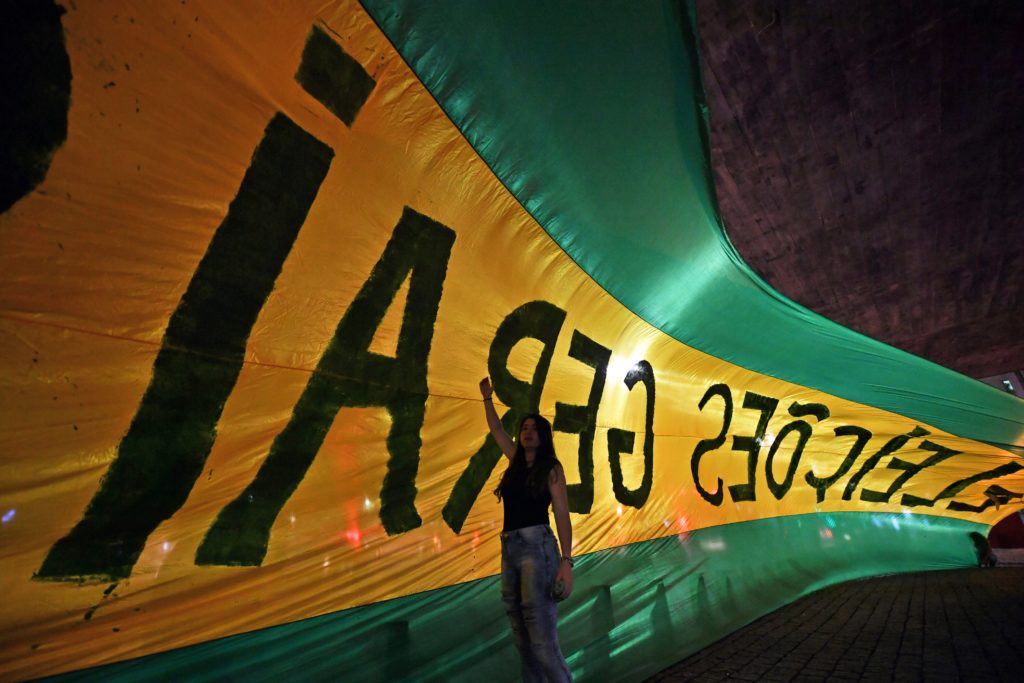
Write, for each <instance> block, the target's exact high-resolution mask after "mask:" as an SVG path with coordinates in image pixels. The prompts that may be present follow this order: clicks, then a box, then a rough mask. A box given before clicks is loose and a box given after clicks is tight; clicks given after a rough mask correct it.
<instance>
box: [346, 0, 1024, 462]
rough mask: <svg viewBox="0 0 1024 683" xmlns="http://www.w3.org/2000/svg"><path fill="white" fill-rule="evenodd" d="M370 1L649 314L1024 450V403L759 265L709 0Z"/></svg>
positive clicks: (766, 362)
mask: <svg viewBox="0 0 1024 683" xmlns="http://www.w3.org/2000/svg"><path fill="white" fill-rule="evenodd" d="M363 4H364V6H365V7H366V9H367V10H368V11H369V13H370V14H371V15H372V16H373V17H374V19H375V20H376V22H377V23H378V24H379V25H380V27H381V28H382V29H383V31H384V32H385V33H386V34H387V36H388V37H389V39H390V40H391V41H392V43H393V44H394V45H395V46H396V48H397V49H398V51H399V52H400V53H401V55H402V56H403V57H404V58H405V60H406V61H407V62H408V63H409V64H410V66H411V67H412V69H413V71H415V72H416V74H417V75H418V76H419V78H420V79H421V80H422V81H423V82H424V84H425V85H426V87H427V88H428V89H429V90H430V92H431V93H432V94H433V95H434V97H435V98H436V99H437V101H438V102H439V103H440V104H441V106H442V107H443V108H444V110H445V112H446V113H447V114H448V116H449V117H451V119H452V120H453V121H454V122H455V124H456V125H457V126H458V127H459V128H460V130H461V131H462V132H463V134H464V135H465V136H466V138H467V139H468V140H469V141H470V143H471V144H472V145H473V146H474V147H475V148H476V150H477V151H478V152H479V154H480V155H481V157H482V158H483V159H484V161H486V162H487V164H488V165H489V166H490V167H491V169H492V170H493V171H494V172H495V174H496V175H497V177H498V178H499V179H500V180H501V181H502V182H503V183H504V184H505V186H506V187H507V188H508V189H509V190H510V191H511V192H512V194H513V195H515V197H516V198H517V199H518V200H519V201H520V203H522V205H523V206H524V207H525V208H526V209H527V210H528V211H529V212H530V213H531V214H532V215H533V217H534V218H535V219H536V220H537V221H538V222H539V223H540V225H542V226H543V227H544V229H545V230H547V232H548V233H549V234H550V235H551V237H552V238H553V239H554V240H555V241H556V242H557V243H558V244H559V245H560V246H561V247H562V248H563V249H565V251H566V252H567V253H568V254H569V255H570V256H571V257H572V258H573V259H574V260H575V261H576V262H577V263H578V264H579V265H580V266H581V267H582V268H583V269H584V270H585V271H586V272H587V273H589V274H590V276H591V277H593V278H594V280H595V281H596V282H597V283H598V284H600V285H601V286H602V287H604V288H605V289H606V290H607V291H608V292H609V293H610V294H611V295H612V296H614V297H615V298H616V299H618V300H619V301H620V302H622V303H623V304H624V305H625V306H627V307H628V308H629V309H630V310H632V311H633V312H634V313H636V314H637V315H638V316H640V317H641V318H643V319H644V320H646V321H647V322H649V323H651V324H652V325H654V326H655V327H658V328H659V329H661V330H662V331H664V332H665V333H667V334H669V335H671V336H673V337H674V338H676V339H678V340H679V341H682V342H684V343H686V344H688V345H690V346H693V347H695V348H698V349H701V350H703V351H705V352H707V353H710V354H712V355H715V356H717V357H719V358H722V359H724V360H728V361H731V362H733V363H736V364H738V365H741V366H743V367H746V368H749V369H751V370H755V371H757V372H760V373H763V374H766V375H771V376H773V377H778V378H780V379H784V380H787V381H790V382H794V383H797V384H800V385H803V386H807V387H811V388H814V389H818V390H821V391H825V392H828V393H831V394H835V395H837V396H841V397H843V398H847V399H850V400H853V401H857V402H859V403H864V404H868V405H872V406H877V407H879V408H883V409H886V410H890V411H893V412H896V413H900V414H902V415H906V416H909V417H912V418H913V419H915V420H918V421H921V422H924V423H926V424H930V425H933V426H935V427H938V428H940V429H943V430H945V431H948V432H950V433H953V434H957V435H961V436H965V437H969V438H975V439H980V440H984V441H988V442H991V443H995V444H997V445H1004V444H1018V445H1024V403H1022V402H1021V401H1020V400H1019V399H1016V398H1014V397H1013V396H1009V395H1007V394H1006V393H1004V392H1000V391H998V390H996V389H994V388H992V387H989V386H987V385H984V384H982V383H981V382H977V381H975V380H971V379H968V378H966V377H964V376H963V375H960V374H958V373H955V372H953V371H951V370H948V369H946V368H942V367H939V366H937V365H935V364H933V363H930V362H928V361H925V360H923V359H921V358H917V357H914V356H911V355H910V354H907V353H904V352H902V351H899V350H897V349H894V348H892V347H889V346H887V345H885V344H882V343H880V342H877V341H873V340H871V339H868V338H866V337H864V336H862V335H860V334H858V333H855V332H852V331H850V330H848V329H846V328H843V327H841V326H839V325H836V324H835V323H832V322H830V321H828V320H825V319H824V318H822V317H820V316H818V315H817V314H814V313H812V312H810V311H808V310H807V309H805V308H803V307H801V306H799V305H797V304H795V303H793V302H792V301H789V300H788V299H786V298H784V297H782V296H781V295H780V294H778V293H777V292H775V291H774V290H772V289H771V288H770V287H769V286H768V285H767V284H766V283H765V282H764V281H762V280H761V279H760V278H759V277H758V276H757V275H756V274H755V273H754V272H753V271H752V270H751V269H750V268H749V267H748V266H747V265H746V264H745V263H743V261H742V259H741V258H740V257H739V255H738V254H737V252H736V250H735V249H734V248H733V247H732V245H731V244H730V242H729V240H728V238H727V236H726V235H725V233H724V231H723V229H722V226H721V221H720V219H719V217H718V212H717V209H716V206H715V201H714V192H713V188H712V182H711V173H710V170H709V157H708V153H707V145H706V135H707V125H706V113H707V109H706V106H705V105H704V95H703V88H702V85H701V82H700V70H699V64H698V58H697V49H696V45H697V39H696V28H695V27H696V20H695V16H694V10H693V8H692V7H689V8H685V9H684V7H683V5H682V3H680V2H673V1H668V0H665V1H663V2H632V1H629V0H619V1H617V2H602V3H600V4H599V5H594V4H593V3H591V2H585V1H583V0H578V1H575V2H558V3H549V2H546V0H520V1H518V2H514V3H511V2H508V3H482V2H458V1H453V0H449V1H447V2H444V1H437V2H429V3H424V2H412V1H411V0H363ZM782 200H783V201H785V198H784V197H783V198H782Z"/></svg>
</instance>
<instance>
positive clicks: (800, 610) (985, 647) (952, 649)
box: [649, 558, 1024, 683]
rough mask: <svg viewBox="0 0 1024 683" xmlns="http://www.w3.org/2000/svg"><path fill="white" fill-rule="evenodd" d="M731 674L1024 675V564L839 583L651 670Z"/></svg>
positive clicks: (707, 676)
mask: <svg viewBox="0 0 1024 683" xmlns="http://www.w3.org/2000/svg"><path fill="white" fill-rule="evenodd" d="M1005 559H1006V560H1009V561H1013V560H1011V558H1005ZM1013 559H1016V558H1013ZM723 680H740V681H897V682H900V683H902V682H904V681H906V682H930V681H979V682H980V681H986V682H988V681H1013V682H1014V683H1017V682H1018V681H1024V566H1019V565H1018V566H1005V565H1001V566H999V567H996V568H994V569H959V570H952V571H938V572H924V573H920V574H900V575H895V576H885V577H879V578H874V579H866V580H863V581H852V582H850V583H845V584H841V585H838V586H832V587H830V588H826V589H824V590H821V591H819V592H817V593H814V594H812V595H809V596H807V597H805V598H803V599H801V600H798V601H796V602H794V603H792V604H791V605H787V606H786V607H783V608H782V609H780V610H778V611H777V612H773V613H772V614H769V615H766V616H764V617H762V618H761V619H759V620H757V621H755V622H754V623H753V624H750V625H749V626H747V627H746V628H744V629H741V630H740V631H737V632H736V633H733V634H732V635H730V636H727V637H726V638H724V639H722V640H720V641H719V642H717V643H715V644H714V645H711V646H710V647H708V648H706V649H705V650H702V651H701V652H698V653H697V654H695V655H693V656H692V657H689V658H687V659H685V660H683V661H682V662H679V663H678V664H676V665H675V666H673V667H671V668H669V669H666V670H665V671H663V672H661V673H660V674H658V675H656V676H654V677H652V678H651V679H649V681H657V682H659V683H671V682H675V681H723Z"/></svg>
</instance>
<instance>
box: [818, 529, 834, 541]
mask: <svg viewBox="0 0 1024 683" xmlns="http://www.w3.org/2000/svg"><path fill="white" fill-rule="evenodd" d="M819 533H820V534H821V537H822V538H827V539H829V540H832V530H831V529H829V528H828V527H826V528H824V529H822V530H821V531H820V532H819Z"/></svg>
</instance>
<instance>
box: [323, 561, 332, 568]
mask: <svg viewBox="0 0 1024 683" xmlns="http://www.w3.org/2000/svg"><path fill="white" fill-rule="evenodd" d="M330 566H331V561H330V560H326V559H325V560H324V569H327V568H328V567H330Z"/></svg>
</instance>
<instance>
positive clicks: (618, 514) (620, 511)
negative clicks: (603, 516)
mask: <svg viewBox="0 0 1024 683" xmlns="http://www.w3.org/2000/svg"><path fill="white" fill-rule="evenodd" d="M615 514H616V515H617V516H619V517H621V516H622V506H621V505H618V506H616V508H615Z"/></svg>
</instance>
